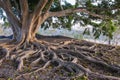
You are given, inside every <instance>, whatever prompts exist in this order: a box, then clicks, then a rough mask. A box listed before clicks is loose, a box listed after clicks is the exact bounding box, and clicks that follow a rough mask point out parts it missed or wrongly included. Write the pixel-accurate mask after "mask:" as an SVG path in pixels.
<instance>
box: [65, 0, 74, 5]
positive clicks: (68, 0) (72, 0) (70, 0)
mask: <svg viewBox="0 0 120 80" xmlns="http://www.w3.org/2000/svg"><path fill="white" fill-rule="evenodd" d="M66 1H67V2H70V3H72V4H75V0H66Z"/></svg>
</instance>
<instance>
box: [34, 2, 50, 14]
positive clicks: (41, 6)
mask: <svg viewBox="0 0 120 80" xmlns="http://www.w3.org/2000/svg"><path fill="white" fill-rule="evenodd" d="M47 2H48V0H40V1H39V3H38V4H37V6H36V8H35V10H34V12H33V14H36V15H39V14H40V13H41V12H42V10H43V9H44V7H45V5H46V4H47Z"/></svg>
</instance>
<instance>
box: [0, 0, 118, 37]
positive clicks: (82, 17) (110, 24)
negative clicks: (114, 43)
mask: <svg viewBox="0 0 120 80" xmlns="http://www.w3.org/2000/svg"><path fill="white" fill-rule="evenodd" d="M10 1H11V5H12V6H13V8H12V11H13V12H14V14H15V16H17V17H18V18H19V17H20V15H21V13H20V11H18V9H20V5H19V1H18V0H10ZM14 1H16V2H17V6H16V5H15V2H14ZM75 1H76V3H75V4H72V3H69V2H67V0H62V3H64V4H61V3H60V2H59V0H54V2H53V4H52V5H51V8H50V11H54V12H57V11H61V10H66V9H73V8H78V7H79V8H80V7H81V8H84V9H86V10H87V11H89V12H90V13H94V14H97V15H101V16H104V19H100V18H99V17H95V16H92V15H89V14H88V13H85V12H79V13H70V14H67V16H63V17H59V18H58V17H50V18H48V19H47V20H46V21H45V22H44V23H43V24H42V25H41V27H43V28H44V29H47V28H49V27H50V26H52V27H54V28H59V27H63V28H67V29H69V30H71V26H72V25H74V24H76V23H80V24H81V26H87V25H92V26H93V31H92V32H93V34H94V36H95V38H99V36H100V35H101V34H103V35H105V36H108V37H109V38H110V39H112V36H113V32H114V31H115V30H116V28H117V25H116V23H114V20H116V21H117V24H120V9H118V8H120V5H119V4H120V1H119V0H100V1H99V0H75ZM38 2H39V0H34V1H33V0H28V4H29V12H33V10H34V9H35V6H36V5H37V3H38ZM49 2H50V0H48V3H49ZM47 7H48V6H46V7H45V8H44V9H43V12H44V10H45V9H46V8H47ZM0 18H1V19H3V20H4V21H6V16H5V15H4V12H3V10H2V9H1V8H0ZM93 21H100V24H97V23H95V22H93ZM5 25H6V26H7V25H8V26H9V24H7V22H5ZM84 34H90V31H89V29H87V28H86V29H85V31H84Z"/></svg>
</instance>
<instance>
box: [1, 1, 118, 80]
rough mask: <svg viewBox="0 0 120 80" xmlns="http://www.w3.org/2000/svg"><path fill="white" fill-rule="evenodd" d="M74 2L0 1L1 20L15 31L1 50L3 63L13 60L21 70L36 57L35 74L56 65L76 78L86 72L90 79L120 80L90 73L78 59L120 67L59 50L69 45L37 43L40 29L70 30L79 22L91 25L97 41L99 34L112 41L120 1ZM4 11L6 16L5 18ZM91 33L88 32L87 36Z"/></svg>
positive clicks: (113, 68) (34, 62) (108, 66)
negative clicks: (92, 77)
mask: <svg viewBox="0 0 120 80" xmlns="http://www.w3.org/2000/svg"><path fill="white" fill-rule="evenodd" d="M75 1H76V2H75V4H71V3H69V2H67V0H34V1H33V0H0V8H1V10H0V12H1V15H0V17H1V18H5V17H6V18H7V21H8V22H9V24H10V26H11V29H12V30H13V39H12V40H9V41H8V42H6V43H4V44H2V43H1V46H2V47H1V49H3V48H5V49H3V50H2V51H3V52H4V53H6V56H5V58H2V60H1V63H2V61H4V60H6V58H10V60H11V61H14V62H15V64H16V69H17V70H19V71H22V69H23V68H24V67H25V59H26V60H29V59H32V57H33V58H34V57H35V56H36V59H34V60H32V61H31V63H29V62H28V63H29V66H32V68H33V70H35V72H37V71H39V70H41V69H44V68H46V67H47V66H48V65H50V64H54V66H57V68H60V67H61V66H62V67H64V68H65V69H66V70H67V71H68V72H72V73H75V76H82V75H83V72H84V74H86V75H88V76H89V75H92V76H96V77H100V78H105V79H116V80H118V79H119V78H117V77H113V76H105V75H101V74H96V73H93V72H91V71H90V70H88V69H86V68H84V67H83V66H82V65H78V64H77V61H78V59H77V58H78V57H81V58H83V59H85V60H88V61H91V62H92V63H95V64H100V65H102V66H105V67H106V68H109V69H112V70H114V71H116V72H117V73H118V72H120V67H119V66H116V65H112V64H107V63H105V62H103V61H99V60H98V61H97V59H93V58H91V57H90V56H85V55H83V54H80V53H79V52H78V51H77V50H75V51H74V50H73V51H70V50H64V49H61V50H59V49H60V48H62V47H63V46H65V45H66V44H68V43H69V42H67V43H64V44H62V45H59V47H56V46H54V45H55V44H54V45H52V44H50V43H48V42H42V41H40V40H37V38H36V33H37V31H38V29H39V27H43V28H47V27H50V26H53V27H55V28H56V27H59V26H60V27H61V26H62V27H64V28H68V29H70V28H71V26H72V25H73V24H76V23H80V24H81V25H82V26H86V25H92V26H93V33H94V36H95V38H98V37H99V36H100V34H103V35H106V36H108V37H110V38H112V32H113V31H115V28H116V25H119V14H120V11H119V10H120V5H119V3H120V2H119V0H101V1H100V0H85V1H84V0H75ZM4 12H5V13H6V16H4V15H3V14H4ZM95 21H98V23H97V22H95ZM88 32H89V31H88V29H86V30H85V32H84V33H88ZM73 42H74V41H73ZM14 53H17V54H14ZM63 53H64V54H63ZM65 53H68V54H65ZM46 56H47V58H46ZM66 56H67V57H68V60H67V61H66V60H64V58H65V59H66ZM76 56H77V58H76ZM61 58H62V59H63V60H62V59H61ZM69 59H70V60H69ZM40 61H41V62H43V63H44V66H43V67H42V68H35V69H34V67H33V66H34V65H40V64H39V62H40ZM55 69H56V68H55ZM31 70H32V69H31ZM81 71H83V72H81Z"/></svg>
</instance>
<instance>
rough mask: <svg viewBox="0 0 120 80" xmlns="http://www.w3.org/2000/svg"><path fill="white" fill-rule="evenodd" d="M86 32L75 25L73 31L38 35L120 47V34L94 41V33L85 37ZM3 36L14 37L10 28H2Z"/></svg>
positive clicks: (49, 29)
mask: <svg viewBox="0 0 120 80" xmlns="http://www.w3.org/2000/svg"><path fill="white" fill-rule="evenodd" d="M87 27H88V28H90V31H92V27H91V26H87ZM84 30H85V27H80V26H78V25H75V26H73V27H72V30H71V31H69V30H67V29H63V28H57V29H55V28H52V27H50V28H48V29H46V30H44V29H43V28H40V29H39V31H38V33H39V34H41V35H48V36H55V35H63V36H68V37H71V38H76V39H85V40H88V41H93V42H97V43H103V44H109V43H111V44H112V45H120V34H118V33H114V37H113V39H112V40H109V38H107V37H105V36H103V35H101V36H100V38H99V39H94V36H93V34H92V32H91V33H90V35H83V34H82V33H83V31H84ZM118 32H120V31H118ZM1 35H5V36H9V35H12V30H11V29H10V28H9V27H7V28H5V27H2V26H0V36H1Z"/></svg>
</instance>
